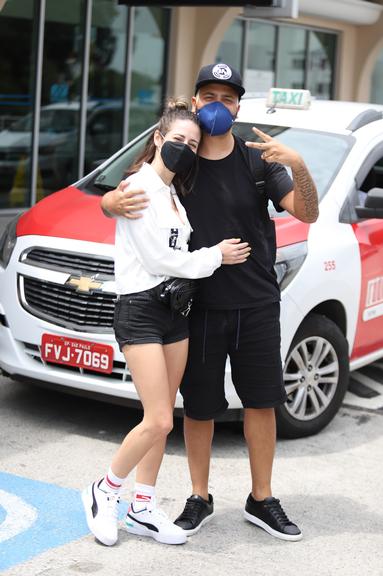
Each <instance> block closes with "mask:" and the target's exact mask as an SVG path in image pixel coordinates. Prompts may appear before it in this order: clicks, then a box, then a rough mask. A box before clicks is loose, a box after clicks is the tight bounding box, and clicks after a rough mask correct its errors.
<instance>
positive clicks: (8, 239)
mask: <svg viewBox="0 0 383 576" xmlns="http://www.w3.org/2000/svg"><path fill="white" fill-rule="evenodd" d="M19 218H20V215H18V216H16V218H14V219H13V220H11V221H10V222H9V224H8V225H7V227H6V229H5V230H4V233H3V235H2V236H1V237H0V265H1V266H2V267H3V268H6V267H7V266H8V262H9V260H10V259H11V256H12V252H13V249H14V247H15V244H16V240H17V236H16V226H17V221H18V219H19Z"/></svg>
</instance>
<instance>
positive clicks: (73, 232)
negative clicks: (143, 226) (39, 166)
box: [17, 186, 115, 244]
mask: <svg viewBox="0 0 383 576" xmlns="http://www.w3.org/2000/svg"><path fill="white" fill-rule="evenodd" d="M100 202H101V198H100V196H92V195H90V194H85V193H84V192H81V190H78V189H77V188H75V187H74V186H69V187H68V188H64V189H63V190H60V191H59V192H55V193H54V194H51V195H50V196H47V198H44V199H43V200H40V202H38V203H37V204H36V205H35V206H33V208H31V209H30V210H28V211H27V212H25V213H24V214H23V215H22V216H21V217H20V219H19V221H18V224H17V235H18V236H26V235H29V234H33V235H37V236H55V237H57V238H70V239H74V240H84V241H88V242H101V243H105V244H113V243H114V236H115V221H114V220H113V219H112V218H107V217H106V216H104V214H103V212H102V210H101V207H100Z"/></svg>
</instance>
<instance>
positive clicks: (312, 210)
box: [246, 128, 319, 223]
mask: <svg viewBox="0 0 383 576" xmlns="http://www.w3.org/2000/svg"><path fill="white" fill-rule="evenodd" d="M253 132H254V133H255V134H256V135H257V136H259V137H260V138H262V140H263V142H246V146H248V147H249V148H257V149H258V150H261V151H262V159H263V160H266V162H279V164H284V165H285V166H290V168H291V172H292V175H293V183H294V188H293V190H291V191H290V192H288V193H287V194H286V195H285V196H284V197H283V198H282V199H281V200H280V202H279V204H280V206H282V208H283V209H284V210H287V212H289V213H290V214H291V215H292V216H295V218H298V220H301V221H302V222H308V223H311V222H315V221H316V220H317V218H318V214H319V211H318V194H317V189H316V186H315V184H314V181H313V179H312V178H311V174H310V172H309V171H308V169H307V166H306V164H305V163H304V160H303V158H302V156H300V154H298V152H296V151H295V150H293V149H292V148H289V147H288V146H285V145H284V144H282V143H281V142H278V140H275V139H274V138H272V137H271V136H269V135H268V134H265V133H264V132H262V130H258V128H253Z"/></svg>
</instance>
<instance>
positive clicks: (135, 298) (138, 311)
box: [113, 286, 189, 350]
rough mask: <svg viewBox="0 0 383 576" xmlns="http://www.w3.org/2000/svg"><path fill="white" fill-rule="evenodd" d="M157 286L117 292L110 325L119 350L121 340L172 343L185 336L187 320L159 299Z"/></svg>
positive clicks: (138, 342)
mask: <svg viewBox="0 0 383 576" xmlns="http://www.w3.org/2000/svg"><path fill="white" fill-rule="evenodd" d="M157 293H158V287H157V286H156V287H155V288H150V289H149V290H144V291H142V292H135V293H134V294H123V295H121V296H119V298H118V300H117V302H116V307H115V310H114V322H113V328H114V333H115V337H116V340H117V342H118V345H119V347H120V350H122V348H123V346H125V344H149V343H153V342H156V343H159V344H172V343H173V342H178V341H179V340H184V339H185V338H188V336H189V330H188V320H187V318H185V317H184V316H182V314H179V313H178V312H173V311H172V310H170V308H168V306H166V305H165V304H163V303H162V302H160V301H159V299H158V296H157Z"/></svg>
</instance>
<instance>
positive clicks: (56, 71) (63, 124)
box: [36, 0, 85, 200]
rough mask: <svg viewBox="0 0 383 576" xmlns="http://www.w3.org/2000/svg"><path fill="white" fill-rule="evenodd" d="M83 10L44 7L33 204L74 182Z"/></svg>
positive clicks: (72, 4)
mask: <svg viewBox="0 0 383 576" xmlns="http://www.w3.org/2000/svg"><path fill="white" fill-rule="evenodd" d="M84 6H85V0H66V1H65V3H63V2H62V1H61V0H49V2H47V3H46V14H45V32H44V58H43V75H42V87H41V118H40V134H39V160H38V174H37V191H36V192H37V200H40V199H41V198H42V197H44V196H47V195H48V194H50V193H51V192H55V191H56V190H59V189H60V188H64V187H65V186H67V185H68V184H71V183H72V182H74V181H75V180H76V179H77V174H78V165H77V162H78V132H79V130H78V129H79V122H80V94H81V78H82V65H81V54H82V44H83V35H82V28H83V25H84V24H83V17H84Z"/></svg>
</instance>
